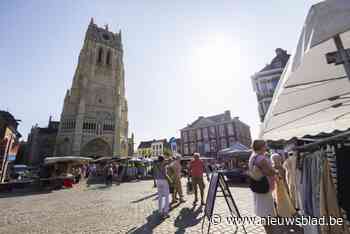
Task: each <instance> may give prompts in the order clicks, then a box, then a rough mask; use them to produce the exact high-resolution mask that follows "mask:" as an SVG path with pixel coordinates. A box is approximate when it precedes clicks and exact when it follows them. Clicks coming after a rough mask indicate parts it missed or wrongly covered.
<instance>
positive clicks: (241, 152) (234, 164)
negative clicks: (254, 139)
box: [218, 142, 252, 170]
mask: <svg viewBox="0 0 350 234" xmlns="http://www.w3.org/2000/svg"><path fill="white" fill-rule="evenodd" d="M251 153H252V151H251V150H250V149H249V148H248V147H246V146H245V145H242V144H241V143H239V142H236V143H235V144H233V145H232V146H231V147H229V148H226V149H223V150H220V151H219V152H218V162H219V163H220V164H224V168H225V169H236V168H239V169H243V170H245V169H247V165H248V160H249V156H250V155H251Z"/></svg>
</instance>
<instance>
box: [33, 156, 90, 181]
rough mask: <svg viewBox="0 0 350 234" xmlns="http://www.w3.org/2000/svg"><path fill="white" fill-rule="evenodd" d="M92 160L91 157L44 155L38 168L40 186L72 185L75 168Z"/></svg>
mask: <svg viewBox="0 0 350 234" xmlns="http://www.w3.org/2000/svg"><path fill="white" fill-rule="evenodd" d="M90 161H92V159H91V158H86V157H78V156H62V157H46V158H45V159H44V164H43V165H42V166H41V168H40V172H39V175H40V184H41V186H42V187H48V186H49V187H53V188H61V187H62V186H65V187H72V184H73V183H74V182H75V176H76V175H75V168H77V167H81V166H82V165H84V164H88V163H89V162H90Z"/></svg>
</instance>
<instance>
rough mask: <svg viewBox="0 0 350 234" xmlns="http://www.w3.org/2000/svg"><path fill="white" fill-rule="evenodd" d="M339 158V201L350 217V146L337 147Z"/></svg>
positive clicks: (337, 156) (337, 157)
mask: <svg viewBox="0 0 350 234" xmlns="http://www.w3.org/2000/svg"><path fill="white" fill-rule="evenodd" d="M335 151H336V160H337V182H338V184H337V190H338V196H337V197H338V201H339V205H340V207H341V208H343V209H344V210H345V211H346V215H347V217H348V219H349V217H350V199H349V198H350V186H349V178H350V169H349V165H350V147H347V146H338V147H336V150H335Z"/></svg>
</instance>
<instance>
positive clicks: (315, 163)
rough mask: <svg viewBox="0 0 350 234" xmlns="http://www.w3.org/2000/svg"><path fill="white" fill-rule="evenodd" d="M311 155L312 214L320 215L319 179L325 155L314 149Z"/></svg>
mask: <svg viewBox="0 0 350 234" xmlns="http://www.w3.org/2000/svg"><path fill="white" fill-rule="evenodd" d="M310 157H311V160H312V162H311V165H312V167H311V184H312V216H314V217H320V181H321V176H322V170H323V161H324V160H323V159H324V158H325V157H326V156H325V152H324V151H322V150H319V151H316V152H314V153H312V154H311V155H310Z"/></svg>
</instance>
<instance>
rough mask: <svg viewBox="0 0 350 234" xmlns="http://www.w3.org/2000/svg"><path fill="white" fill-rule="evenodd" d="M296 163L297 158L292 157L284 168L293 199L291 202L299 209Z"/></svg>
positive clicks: (290, 195)
mask: <svg viewBox="0 0 350 234" xmlns="http://www.w3.org/2000/svg"><path fill="white" fill-rule="evenodd" d="M296 163H297V158H296V157H295V156H291V157H289V158H287V159H286V161H284V163H283V168H284V169H285V171H286V182H287V186H288V191H289V197H290V199H291V202H292V204H293V206H294V207H295V208H299V206H298V201H297V194H296V189H297V185H296V179H297V178H296V170H297V168H296Z"/></svg>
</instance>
